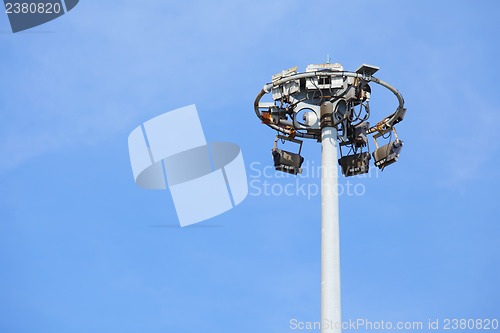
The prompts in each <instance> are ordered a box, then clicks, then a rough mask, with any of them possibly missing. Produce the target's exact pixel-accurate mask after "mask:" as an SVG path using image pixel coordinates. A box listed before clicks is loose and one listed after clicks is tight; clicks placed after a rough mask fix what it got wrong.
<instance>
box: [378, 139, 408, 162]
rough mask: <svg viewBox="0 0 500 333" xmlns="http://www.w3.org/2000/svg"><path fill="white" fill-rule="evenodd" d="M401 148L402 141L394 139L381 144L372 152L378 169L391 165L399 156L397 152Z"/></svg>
mask: <svg viewBox="0 0 500 333" xmlns="http://www.w3.org/2000/svg"><path fill="white" fill-rule="evenodd" d="M402 148H403V141H401V140H399V139H398V140H395V141H392V142H389V143H388V144H386V145H385V146H382V147H380V148H378V149H377V150H375V151H374V152H373V159H374V160H375V165H376V166H377V167H379V168H380V169H384V168H385V167H386V166H388V165H391V164H392V163H394V162H396V161H397V160H398V157H399V153H400V152H401V149H402Z"/></svg>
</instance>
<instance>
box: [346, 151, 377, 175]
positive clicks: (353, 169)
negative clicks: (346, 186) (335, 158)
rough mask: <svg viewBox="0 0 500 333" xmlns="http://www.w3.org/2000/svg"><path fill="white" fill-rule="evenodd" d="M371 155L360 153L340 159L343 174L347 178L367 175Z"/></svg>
mask: <svg viewBox="0 0 500 333" xmlns="http://www.w3.org/2000/svg"><path fill="white" fill-rule="evenodd" d="M370 158H371V157H370V153H367V152H365V153H360V154H354V155H347V156H344V157H342V158H341V159H339V165H340V168H341V169H342V174H343V175H344V176H346V177H350V176H355V175H360V174H363V173H367V172H368V170H369V168H370V165H369V161H370Z"/></svg>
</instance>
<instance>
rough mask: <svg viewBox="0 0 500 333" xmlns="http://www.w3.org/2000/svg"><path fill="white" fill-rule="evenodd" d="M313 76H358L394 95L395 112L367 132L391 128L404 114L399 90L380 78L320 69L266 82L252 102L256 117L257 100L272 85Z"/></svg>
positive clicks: (305, 136) (293, 132)
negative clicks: (396, 100) (396, 105)
mask: <svg viewBox="0 0 500 333" xmlns="http://www.w3.org/2000/svg"><path fill="white" fill-rule="evenodd" d="M315 76H318V77H325V76H330V77H354V78H359V79H362V80H365V81H369V82H375V83H377V84H380V85H381V86H383V87H385V88H387V89H389V90H390V91H391V92H392V93H393V94H394V95H396V97H397V99H398V102H399V106H398V108H397V110H396V112H394V113H393V114H391V115H389V116H387V117H386V118H384V119H383V120H382V121H380V122H378V123H377V125H375V126H373V127H371V128H370V129H369V130H368V132H367V133H374V132H376V131H378V132H383V133H385V132H387V131H388V130H390V129H391V128H392V126H393V125H394V123H395V122H396V120H397V119H398V118H399V117H400V116H404V112H405V109H404V99H403V96H402V95H401V94H400V93H399V91H397V90H396V88H394V87H393V86H391V85H390V84H388V83H386V82H384V81H382V80H379V79H377V78H375V77H373V76H367V75H364V74H360V73H353V72H346V71H340V72H333V71H320V72H318V71H316V72H309V73H298V74H293V75H290V76H287V77H284V78H281V79H279V80H276V81H274V82H272V83H268V84H266V85H264V88H263V89H262V91H261V92H260V93H259V94H258V95H257V98H256V99H255V103H254V109H255V113H256V115H257V117H259V119H260V120H263V117H262V115H261V113H260V110H259V102H260V99H261V98H262V96H264V95H265V94H268V93H270V92H271V90H272V89H273V88H274V87H278V86H280V85H282V84H284V83H286V82H288V81H293V80H299V79H302V78H311V77H315ZM265 124H266V125H268V126H269V127H271V128H272V129H275V130H277V131H280V132H281V133H284V134H288V135H290V134H294V135H295V136H299V137H303V138H311V139H313V138H315V136H314V135H313V134H307V133H301V132H297V131H293V130H288V129H286V128H284V127H281V126H279V125H276V124H270V123H265Z"/></svg>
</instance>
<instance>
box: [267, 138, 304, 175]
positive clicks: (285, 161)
mask: <svg viewBox="0 0 500 333" xmlns="http://www.w3.org/2000/svg"><path fill="white" fill-rule="evenodd" d="M278 139H281V140H283V141H290V142H293V143H298V144H300V148H299V152H298V154H297V153H292V152H289V151H286V150H282V149H278V148H276V146H277V144H278ZM301 150H302V141H300V140H297V139H293V138H288V137H285V136H283V135H277V136H276V140H275V141H274V147H273V150H272V155H273V161H274V168H275V169H276V170H278V171H283V172H286V173H291V174H293V175H296V174H298V173H302V169H301V168H300V167H301V166H302V163H303V162H304V158H303V157H302V156H300V151H301Z"/></svg>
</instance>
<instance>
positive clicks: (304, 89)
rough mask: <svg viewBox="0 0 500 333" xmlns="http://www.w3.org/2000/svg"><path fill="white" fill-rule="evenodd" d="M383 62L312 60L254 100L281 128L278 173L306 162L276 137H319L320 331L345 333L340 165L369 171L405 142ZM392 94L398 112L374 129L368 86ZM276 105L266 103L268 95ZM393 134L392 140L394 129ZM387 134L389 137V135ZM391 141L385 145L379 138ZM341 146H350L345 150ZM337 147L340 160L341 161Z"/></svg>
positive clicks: (348, 171)
mask: <svg viewBox="0 0 500 333" xmlns="http://www.w3.org/2000/svg"><path fill="white" fill-rule="evenodd" d="M378 70H379V68H378V67H375V66H370V65H365V64H364V65H362V66H360V67H359V68H358V69H357V70H356V71H355V72H349V71H344V69H343V68H342V66H341V65H340V64H329V63H328V64H321V65H309V66H307V68H306V71H305V72H304V73H298V72H297V67H294V68H290V69H288V70H286V71H283V72H281V73H279V74H276V75H274V76H273V77H272V81H271V83H268V84H266V85H264V88H263V89H262V91H261V92H260V93H259V95H258V96H257V98H256V99H255V104H254V108H255V113H256V114H257V117H259V119H260V120H261V121H262V123H263V124H266V125H267V126H269V127H271V128H272V129H274V130H277V131H278V132H280V133H281V134H278V135H277V136H276V140H275V144H274V148H273V150H272V156H273V160H274V166H275V169H276V170H279V171H284V172H288V173H291V174H294V175H296V174H298V173H301V172H302V169H301V166H302V162H303V161H304V159H303V158H302V156H300V150H299V153H298V154H297V153H292V152H289V151H285V150H282V149H278V148H277V143H278V139H282V140H287V141H291V142H294V143H299V144H300V147H301V148H302V141H301V140H299V139H297V138H308V139H315V140H317V141H318V142H321V149H322V155H321V170H322V171H321V332H322V333H338V332H341V329H342V327H341V326H342V322H341V313H340V251H339V248H340V247H339V199H338V167H337V160H338V163H339V164H340V167H341V170H342V174H344V176H346V177H349V176H354V175H359V174H363V173H367V172H368V170H369V160H370V159H371V156H373V158H374V161H375V166H377V167H378V168H380V169H384V168H385V167H386V166H387V165H390V164H392V163H394V162H396V161H397V160H398V157H399V153H400V151H401V148H402V146H403V141H401V140H399V138H398V136H397V133H396V130H395V128H394V125H396V124H397V123H399V122H401V121H402V120H403V118H404V116H405V113H406V109H405V108H404V100H403V97H402V96H401V94H400V93H399V92H398V91H397V90H396V89H395V88H393V87H392V86H391V85H389V84H388V83H385V82H383V81H381V80H379V79H377V78H375V77H373V76H372V75H373V74H374V73H375V72H377V71H378ZM370 82H375V83H377V84H380V85H381V86H383V87H385V88H387V89H389V90H390V91H392V92H393V93H394V94H395V95H396V97H397V99H398V102H399V105H398V107H397V109H396V111H395V112H393V113H392V114H390V115H389V116H387V117H386V118H384V119H382V120H381V121H379V122H378V123H377V124H376V125H375V126H372V127H370V123H369V122H368V118H369V117H370V107H369V100H370V93H371V88H370V85H369V83H370ZM268 93H271V94H272V99H273V101H272V102H261V101H260V100H261V99H262V97H263V96H264V95H265V94H268ZM393 133H394V140H392V134H393ZM369 134H373V139H374V140H375V146H376V150H375V151H374V152H373V154H371V155H370V151H369V145H368V138H367V135H369ZM386 134H387V136H385V135H386ZM380 137H382V138H385V139H388V141H389V142H388V143H387V144H386V145H384V146H382V147H379V143H378V141H377V139H380ZM342 147H344V150H347V149H349V150H348V152H347V154H345V155H344V154H342ZM337 151H339V152H340V154H341V157H340V159H338V154H337Z"/></svg>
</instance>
